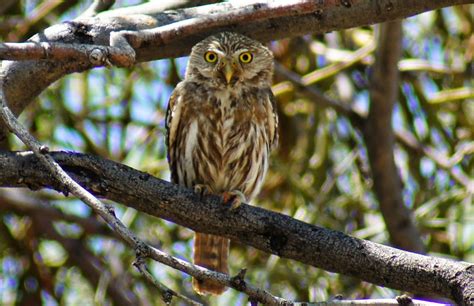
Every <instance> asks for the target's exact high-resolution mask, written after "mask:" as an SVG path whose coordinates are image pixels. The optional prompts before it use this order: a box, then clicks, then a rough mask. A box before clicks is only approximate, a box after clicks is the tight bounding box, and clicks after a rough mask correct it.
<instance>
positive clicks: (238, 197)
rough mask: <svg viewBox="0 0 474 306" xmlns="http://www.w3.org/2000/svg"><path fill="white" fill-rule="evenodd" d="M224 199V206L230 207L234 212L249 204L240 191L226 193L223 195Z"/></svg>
mask: <svg viewBox="0 0 474 306" xmlns="http://www.w3.org/2000/svg"><path fill="white" fill-rule="evenodd" d="M222 199H223V201H224V204H226V205H229V210H234V209H236V208H238V207H239V206H240V204H242V203H245V202H247V198H246V197H245V195H244V194H243V193H242V191H240V190H232V191H226V192H224V193H223V194H222Z"/></svg>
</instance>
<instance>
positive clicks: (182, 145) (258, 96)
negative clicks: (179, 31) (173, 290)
mask: <svg viewBox="0 0 474 306" xmlns="http://www.w3.org/2000/svg"><path fill="white" fill-rule="evenodd" d="M272 75H273V56H272V53H271V52H270V50H268V48H266V47H265V46H263V45H262V44H261V43H259V42H258V41H255V40H253V39H250V38H248V37H246V36H243V35H241V34H237V33H230V32H223V33H219V34H217V35H213V36H210V37H208V38H206V39H204V40H203V41H201V42H199V43H198V44H196V45H195V46H194V47H193V49H192V51H191V55H190V57H189V62H188V65H187V68H186V75H185V78H184V80H183V81H182V82H180V83H179V84H178V85H177V86H176V88H175V90H174V91H173V93H172V95H171V98H170V101H169V104H168V110H167V115H166V129H167V146H168V162H169V165H170V170H171V179H172V181H173V182H174V183H176V184H179V185H182V186H186V187H189V188H194V189H195V190H197V191H199V192H209V193H212V194H217V195H222V196H223V197H224V199H229V198H232V197H234V199H235V196H238V197H239V198H240V199H241V200H242V201H249V200H251V199H252V198H254V197H255V196H256V195H257V194H258V192H259V190H260V187H261V186H262V182H263V180H264V177H265V173H266V171H267V168H268V156H269V155H270V151H271V150H272V148H274V147H275V146H276V144H277V140H278V133H277V128H278V117H277V112H276V106H275V98H274V96H273V94H272V91H271V89H270V85H271V82H272ZM228 256H229V239H226V238H223V237H220V236H215V235H208V234H203V233H196V235H195V240H194V263H195V264H197V265H200V266H203V267H206V268H209V269H212V270H214V271H218V272H222V273H228V272H229V271H228V265H227V259H228ZM193 287H194V290H195V291H196V292H198V293H200V294H207V293H211V294H221V293H222V292H223V291H224V290H225V287H223V286H221V285H219V284H217V283H214V282H210V281H199V280H196V279H193Z"/></svg>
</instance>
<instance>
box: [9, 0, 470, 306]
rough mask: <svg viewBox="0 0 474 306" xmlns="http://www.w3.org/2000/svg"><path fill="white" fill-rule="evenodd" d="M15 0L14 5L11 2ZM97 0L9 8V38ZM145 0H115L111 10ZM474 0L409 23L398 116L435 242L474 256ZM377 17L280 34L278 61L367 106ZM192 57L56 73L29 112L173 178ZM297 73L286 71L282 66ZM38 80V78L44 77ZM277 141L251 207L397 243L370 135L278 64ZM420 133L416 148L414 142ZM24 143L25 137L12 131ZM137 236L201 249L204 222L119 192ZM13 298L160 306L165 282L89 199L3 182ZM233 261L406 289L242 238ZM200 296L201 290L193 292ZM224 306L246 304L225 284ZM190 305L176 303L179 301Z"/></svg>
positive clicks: (307, 286) (52, 133)
mask: <svg viewBox="0 0 474 306" xmlns="http://www.w3.org/2000/svg"><path fill="white" fill-rule="evenodd" d="M9 2H11V4H10V5H8V4H7V3H9ZM90 2H91V1H81V0H74V1H55V0H49V1H48V0H45V1H39V0H23V1H5V2H4V4H1V5H0V10H1V11H0V36H1V39H2V41H9V42H15V41H24V40H25V39H27V38H28V37H29V36H31V35H33V34H35V33H37V32H39V31H41V30H42V29H44V28H46V27H48V26H49V25H52V24H55V23H58V22H61V21H65V20H70V19H72V18H74V17H76V16H78V15H79V14H80V13H81V12H82V11H84V10H85V9H86V8H87V7H88V5H89V4H90ZM139 2H140V1H126V0H123V1H117V3H116V5H115V6H114V7H121V6H125V5H133V4H136V3H139ZM473 20H474V5H467V6H459V7H453V8H447V9H443V10H439V11H433V12H428V13H425V14H422V15H418V16H415V17H412V18H409V19H407V20H404V22H403V28H404V38H403V42H402V48H403V55H402V60H401V61H400V62H399V69H400V72H401V78H400V84H399V85H400V86H399V100H398V102H397V104H396V106H395V110H394V114H393V122H392V126H393V129H394V131H395V133H396V135H397V142H396V146H395V151H394V154H395V160H396V164H397V166H398V170H399V173H400V176H401V179H402V183H403V199H404V202H405V205H406V206H408V207H409V208H410V209H411V210H412V211H413V214H414V218H415V220H416V224H417V226H418V227H419V230H420V232H421V235H422V240H423V242H424V243H425V245H426V250H427V251H428V253H429V254H432V255H436V256H443V257H449V258H453V259H457V260H464V261H470V262H474V205H473V190H474V183H473V177H474V158H473V153H474V141H473V139H474V89H473V74H474V69H473V64H472V63H473V57H474V35H473V34H472V33H473V27H474V22H473ZM376 31H377V27H372V26H370V27H361V28H353V29H348V30H343V31H337V32H332V33H327V34H321V35H307V36H304V37H298V38H292V39H284V40H281V41H276V42H272V43H271V44H269V46H270V47H271V49H272V50H273V52H274V54H275V58H276V61H278V62H279V63H280V64H281V65H282V66H283V67H286V69H288V70H291V71H293V72H295V73H297V74H298V75H300V76H304V79H305V80H306V85H310V84H311V85H315V86H316V87H317V88H318V89H319V90H320V91H321V92H322V93H324V95H326V96H327V97H329V98H331V99H334V100H336V101H339V102H340V103H342V104H346V105H350V106H351V107H352V108H353V109H354V110H357V112H359V113H360V114H362V115H364V114H366V113H367V111H368V107H369V85H370V75H371V64H372V63H373V62H374V51H375V49H376V40H375V32H376ZM186 62H187V58H177V59H164V60H159V61H154V62H149V63H144V64H139V65H137V66H135V67H133V68H132V69H117V68H110V69H105V68H101V69H94V70H91V71H87V72H84V73H80V74H73V75H69V76H68V77H66V78H63V79H62V80H60V81H58V82H56V83H54V84H53V85H52V86H50V88H48V90H46V91H45V92H44V93H43V94H42V95H41V96H40V97H39V98H38V101H37V103H34V104H32V105H31V106H30V107H29V108H28V109H27V110H25V111H24V113H23V114H22V116H21V120H22V122H24V124H25V125H26V126H27V127H28V128H29V129H30V131H32V133H33V134H34V136H36V137H37V138H38V139H39V140H40V141H41V142H43V143H45V144H47V145H48V146H50V147H51V148H52V149H54V150H73V151H80V152H85V153H92V154H97V155H100V156H103V157H105V158H109V159H112V160H115V161H118V162H122V163H125V164H127V165H129V166H131V167H134V168H137V169H140V170H143V171H147V172H149V173H151V174H153V175H155V176H158V177H161V178H163V179H167V180H168V179H169V171H168V165H167V161H166V147H165V144H164V135H165V131H164V116H165V110H166V105H167V102H168V98H169V96H170V93H171V91H172V90H173V88H174V86H175V85H176V84H177V82H179V80H180V79H181V78H182V77H183V74H184V70H185V65H186ZM283 69H285V68H283ZM39 77H40V76H39ZM274 84H275V85H274V88H273V89H274V92H275V95H276V96H277V99H278V107H279V113H280V121H281V131H280V133H281V138H280V139H281V141H280V147H279V149H278V150H277V151H276V152H275V153H274V154H273V156H272V159H271V169H270V173H269V174H268V177H267V180H266V183H265V186H264V188H263V190H262V192H261V194H260V196H259V198H258V199H257V200H255V201H254V203H253V204H255V205H259V206H262V207H264V208H267V209H271V210H275V211H279V212H282V213H285V214H288V215H290V216H293V217H294V218H297V219H299V220H303V221H305V222H308V223H311V224H316V225H320V226H323V227H326V228H330V229H334V230H339V231H343V232H345V233H347V234H350V235H353V236H356V237H359V238H362V239H369V240H371V241H374V242H378V243H384V244H389V237H388V234H387V232H386V230H385V223H384V220H383V218H382V216H381V214H380V213H379V210H378V202H377V198H376V196H375V195H374V193H373V188H372V187H373V181H372V178H371V174H370V168H369V162H368V160H367V159H368V157H367V156H368V154H367V148H366V146H365V144H364V141H363V134H362V133H363V131H362V130H361V129H360V128H358V127H356V126H354V125H353V122H351V120H350V119H349V118H347V116H346V115H345V114H341V113H340V112H338V111H337V110H335V109H334V108H331V107H324V106H323V105H322V104H321V103H319V102H318V101H315V100H314V99H309V98H308V97H307V95H304V94H302V93H301V92H300V88H299V87H297V86H294V85H292V84H291V83H290V82H288V80H287V79H285V78H284V77H282V75H281V74H277V75H276V76H275V80H274ZM409 140H416V142H417V143H418V147H416V146H415V147H413V146H410V145H409V144H410V141H409ZM10 142H11V146H12V148H13V149H14V150H23V149H25V148H24V146H23V145H22V144H21V143H20V142H19V141H18V140H17V139H15V138H14V137H11V138H10ZM114 206H115V207H116V212H117V214H118V215H119V216H120V218H121V219H122V220H123V221H124V223H125V224H126V225H128V226H129V227H130V228H131V229H132V230H133V231H134V232H135V233H137V234H138V236H139V237H141V238H143V239H144V240H146V241H148V242H149V243H151V244H152V245H154V246H157V247H160V248H161V249H162V250H164V251H166V252H168V253H170V254H172V255H174V256H177V257H180V258H184V259H187V260H189V259H190V258H191V257H192V256H191V252H192V248H191V246H192V232H191V231H190V230H187V229H185V228H182V227H179V226H176V225H174V224H172V223H169V222H166V221H163V220H160V219H157V218H153V217H150V216H147V215H145V214H142V213H137V212H136V211H134V210H133V209H131V208H126V207H124V206H121V205H118V204H114ZM0 228H1V230H0V304H1V305H14V304H18V305H39V304H44V305H138V304H141V305H160V304H161V303H162V302H161V301H160V298H159V293H158V291H157V290H155V289H154V288H152V287H151V286H150V285H149V284H147V283H146V282H145V281H144V280H143V279H142V277H141V276H140V275H139V274H138V273H137V272H136V271H135V268H134V267H133V266H132V265H131V264H132V262H133V260H134V253H133V251H132V250H130V249H129V248H128V247H126V246H125V245H124V244H123V243H122V242H121V241H119V240H118V239H117V237H115V236H114V234H113V233H111V231H110V230H108V228H107V227H106V226H105V225H104V223H103V222H102V221H101V220H99V219H98V218H96V217H95V216H94V215H92V214H91V211H90V209H89V208H88V207H87V206H86V205H85V204H83V203H82V202H80V201H78V200H75V199H71V198H64V197H63V196H62V195H61V194H58V193H56V192H52V191H47V190H41V191H35V192H33V191H27V190H13V189H2V190H0ZM230 256H231V260H230V264H231V271H233V272H234V273H235V272H237V271H238V270H239V269H240V268H242V267H247V268H248V270H249V271H248V273H247V277H248V280H249V281H251V282H252V283H253V284H255V285H257V286H259V287H262V288H265V289H268V290H269V291H270V292H272V293H273V294H275V295H278V296H282V297H284V298H287V299H294V300H297V301H324V300H328V299H330V298H331V297H333V296H335V295H337V294H341V295H342V296H344V297H345V298H354V299H355V298H374V297H394V296H396V295H397V294H398V292H395V291H392V290H390V289H387V288H382V287H377V286H374V285H371V284H368V283H365V282H362V281H359V280H357V279H353V278H350V277H345V276H341V275H337V274H334V273H329V272H325V271H322V270H319V269H316V268H313V267H308V266H305V265H302V264H299V263H297V262H293V261H289V260H285V259H280V258H278V257H276V256H269V255H268V254H266V253H263V252H260V251H257V250H255V249H253V248H251V247H246V246H242V245H237V244H233V246H232V250H231V255H230ZM149 267H150V270H151V271H152V273H153V274H154V275H155V276H156V277H157V278H158V279H159V280H160V281H161V282H163V283H164V284H166V285H167V286H169V287H170V288H172V289H174V290H176V291H179V292H182V293H184V294H186V295H188V296H194V294H193V292H192V289H191V278H190V277H189V276H187V275H185V274H183V273H181V272H179V271H175V270H173V269H170V268H168V267H165V266H163V265H161V264H158V263H155V262H150V263H149ZM196 298H197V297H196ZM204 301H205V302H206V303H210V304H213V305H242V304H245V303H246V302H247V297H246V296H245V295H242V294H239V293H238V292H236V291H233V290H228V291H227V292H226V293H225V294H224V295H223V296H221V297H219V298H218V299H210V300H204ZM175 303H176V304H180V303H182V302H180V301H179V300H175Z"/></svg>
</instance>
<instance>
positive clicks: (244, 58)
mask: <svg viewBox="0 0 474 306" xmlns="http://www.w3.org/2000/svg"><path fill="white" fill-rule="evenodd" d="M252 59H253V56H252V53H250V52H242V53H240V55H239V60H240V61H241V62H242V63H244V64H248V63H250V62H251V61H252Z"/></svg>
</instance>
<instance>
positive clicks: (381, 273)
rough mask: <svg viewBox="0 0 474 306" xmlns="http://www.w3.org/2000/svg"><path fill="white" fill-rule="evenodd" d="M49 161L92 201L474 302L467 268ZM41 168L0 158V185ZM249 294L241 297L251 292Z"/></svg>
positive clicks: (140, 178)
mask: <svg viewBox="0 0 474 306" xmlns="http://www.w3.org/2000/svg"><path fill="white" fill-rule="evenodd" d="M51 156H53V157H54V159H55V160H56V161H57V162H58V163H59V164H61V166H62V167H63V168H64V169H66V170H67V171H68V173H69V174H70V175H71V176H72V177H73V178H74V179H75V180H76V181H78V182H79V183H80V184H81V185H83V186H85V187H87V189H88V190H90V191H92V192H93V193H94V194H96V195H97V196H100V197H105V198H108V199H110V200H113V201H117V202H120V203H123V204H124V205H127V206H129V207H133V208H135V209H137V210H139V211H142V212H145V213H147V214H150V215H153V216H156V217H160V218H163V219H166V220H169V221H172V222H175V223H178V224H180V225H182V226H186V227H188V228H190V229H192V230H195V231H199V232H203V233H208V234H216V235H221V236H225V237H228V238H230V239H232V240H235V241H237V242H240V243H242V244H246V245H250V246H253V247H255V248H257V249H260V250H262V251H264V252H268V253H271V254H275V255H278V256H280V257H285V258H290V259H294V260H297V261H300V262H302V263H305V264H308V265H312V266H315V267H318V268H322V269H325V270H327V271H332V272H337V273H342V274H345V275H351V276H354V277H357V278H359V279H362V280H365V281H368V282H371V283H374V284H378V285H382V286H386V287H390V288H393V289H400V290H404V291H408V292H413V293H417V294H423V295H432V294H435V295H437V296H444V297H446V298H449V299H452V300H454V301H456V302H457V303H459V304H462V303H464V304H469V303H470V302H471V301H472V300H473V299H474V281H473V280H474V265H473V264H469V263H465V262H455V261H451V260H447V259H443V258H437V257H430V256H423V255H419V254H414V253H410V252H405V251H401V250H397V249H394V248H391V247H388V246H383V245H380V244H376V243H373V242H370V241H365V240H360V239H356V238H352V237H349V236H347V235H345V234H343V233H341V232H336V231H331V230H327V229H324V228H321V227H317V226H314V225H310V224H306V223H304V222H301V221H298V220H295V219H293V218H291V217H289V216H285V215H282V214H279V213H275V212H271V211H267V210H264V209H261V208H258V207H254V206H249V205H245V204H242V205H241V206H240V207H239V208H238V209H236V210H233V211H232V213H229V211H228V210H227V209H226V208H225V206H224V205H222V204H221V199H220V198H219V197H215V196H209V197H206V198H205V199H202V200H201V199H200V197H199V196H198V195H196V194H194V192H193V191H192V190H190V189H186V188H183V187H179V186H176V185H173V184H171V183H169V182H166V181H163V180H160V179H157V178H154V177H152V176H150V175H149V174H147V173H143V172H140V171H137V170H134V169H132V168H130V167H127V166H124V165H121V164H118V163H115V162H112V161H108V160H105V159H102V158H100V157H95V156H91V155H84V154H77V153H59V152H58V153H51ZM40 169H42V167H41V166H40V165H39V161H38V159H37V158H36V157H34V156H33V155H32V154H31V153H2V154H0V186H5V187H22V186H26V187H27V186H28V184H31V183H33V182H35V183H36V184H39V185H42V186H55V185H54V184H53V183H54V181H52V179H51V177H50V176H49V175H47V173H46V172H45V171H41V170H40ZM19 173H21V176H20V175H19ZM152 250H155V249H152ZM145 251H146V252H147V250H145ZM161 255H162V254H161V253H160V252H159V250H156V252H155V251H153V252H152V253H151V254H150V257H152V258H153V259H156V260H158V259H159V257H158V256H161ZM165 255H166V254H165ZM158 261H160V262H162V263H164V264H167V265H168V264H169V265H170V266H172V267H174V268H176V269H179V270H180V271H184V272H186V273H189V274H191V275H192V276H194V277H197V278H205V277H213V276H215V277H216V278H214V279H217V280H219V281H220V282H221V281H222V282H223V283H225V284H226V285H227V286H229V285H231V286H232V285H233V284H232V282H231V278H230V277H228V276H227V275H224V274H220V273H216V272H212V271H207V270H205V269H203V268H200V267H196V266H193V265H191V264H189V263H186V262H183V261H181V260H178V259H173V258H169V259H168V258H167V259H160V260H158ZM194 268H195V269H197V270H193V269H194ZM196 271H199V274H198V273H196ZM201 273H202V274H201ZM211 275H212V276H211ZM247 289H248V286H247ZM254 290H255V291H245V293H247V294H249V293H256V292H258V291H257V290H256V289H254ZM249 296H250V294H249ZM274 301H275V300H274Z"/></svg>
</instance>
